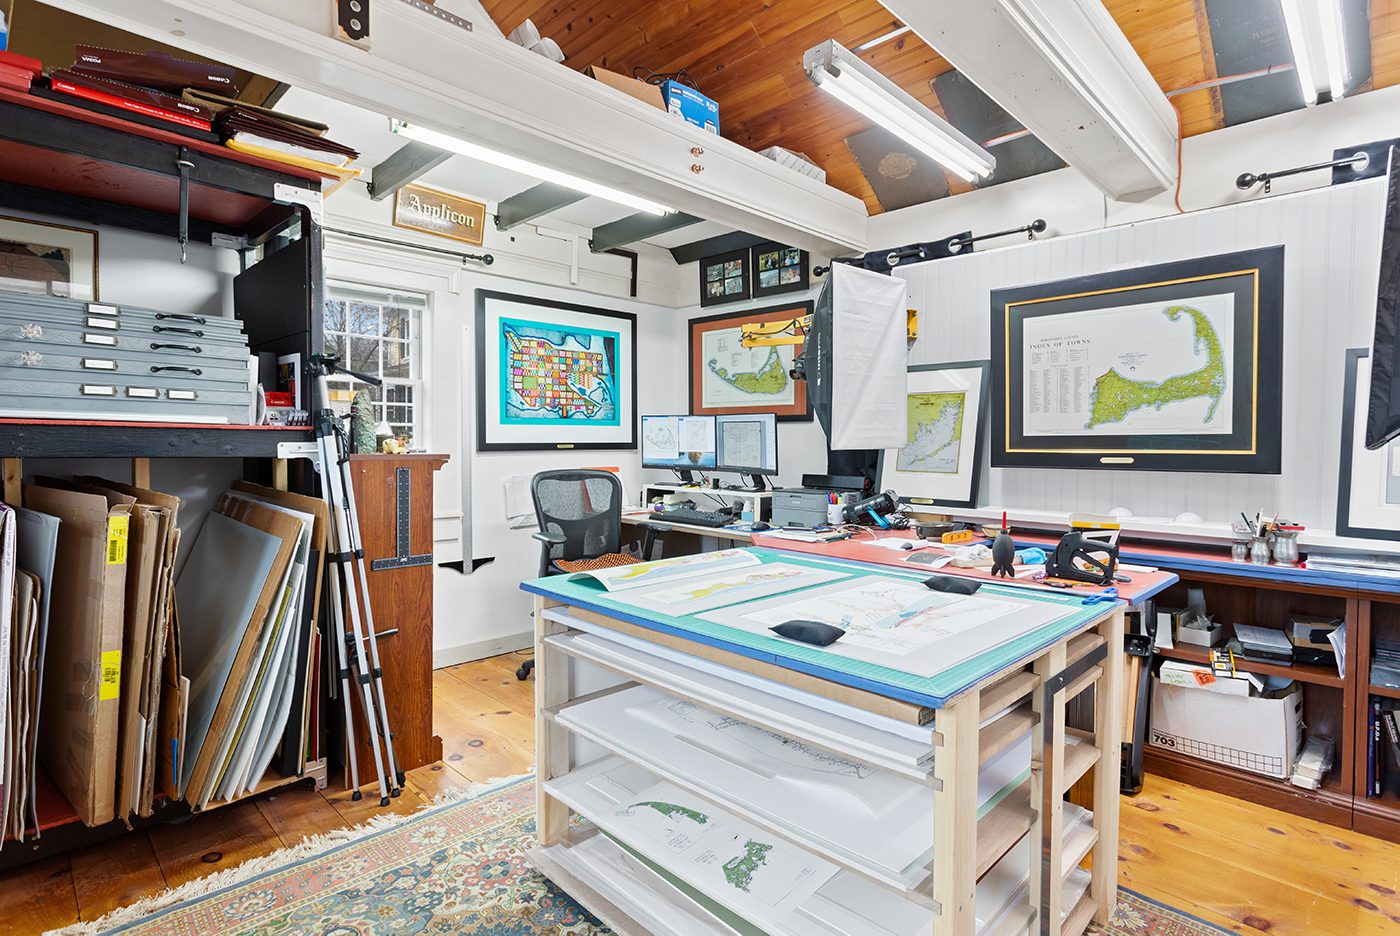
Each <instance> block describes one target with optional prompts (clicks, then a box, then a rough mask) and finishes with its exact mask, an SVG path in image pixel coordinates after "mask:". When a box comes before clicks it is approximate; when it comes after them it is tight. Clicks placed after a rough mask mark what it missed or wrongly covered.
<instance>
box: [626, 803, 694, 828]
mask: <svg viewBox="0 0 1400 936" xmlns="http://www.w3.org/2000/svg"><path fill="white" fill-rule="evenodd" d="M639 806H645V807H647V808H648V809H654V810H656V811H657V812H659V813H661V815H663V816H666V817H667V818H669V819H675V818H677V817H679V818H682V819H689V820H690V821H692V822H695V823H698V824H700V825H704V824H705V823H707V822H709V821H710V817H709V816H707V815H705V814H704V813H702V812H696V811H695V810H693V809H688V808H687V807H685V806H677V805H676V804H675V803H659V802H655V801H650V802H646V803H633V804H632V805H631V806H630V807H629V808H630V809H636V808H637V807H639Z"/></svg>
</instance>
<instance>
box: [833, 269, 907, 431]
mask: <svg viewBox="0 0 1400 936" xmlns="http://www.w3.org/2000/svg"><path fill="white" fill-rule="evenodd" d="M908 296H909V287H908V284H907V283H905V281H904V280H902V279H896V278H895V277H893V276H886V275H885V274H883V273H873V272H871V271H870V270H863V269H861V268H859V267H855V266H851V265H850V264H846V263H833V264H832V265H831V359H832V360H831V364H832V366H831V447H832V448H833V449H884V448H901V447H902V446H904V445H905V443H907V442H908V441H909V422H908V405H909V401H908V368H907V354H908V347H907V341H908V317H907V315H906V314H905V310H906V308H907V307H908Z"/></svg>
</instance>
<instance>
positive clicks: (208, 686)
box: [172, 484, 328, 809]
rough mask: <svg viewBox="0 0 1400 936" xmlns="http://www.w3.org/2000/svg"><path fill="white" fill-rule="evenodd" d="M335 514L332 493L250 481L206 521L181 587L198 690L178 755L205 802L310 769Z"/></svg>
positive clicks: (188, 783) (186, 789) (182, 789)
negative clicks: (321, 599) (322, 496)
mask: <svg viewBox="0 0 1400 936" xmlns="http://www.w3.org/2000/svg"><path fill="white" fill-rule="evenodd" d="M327 522H328V514H327V513H326V508H325V504H324V502H323V501H320V500H318V499H315V498H309V497H302V496H300V495H295V494H288V493H286V492H281V491H274V490H271V489H267V488H260V487H256V486H253V485H242V484H240V485H238V486H237V487H236V488H235V489H234V490H231V491H228V492H226V493H225V494H224V495H222V496H221V497H220V498H219V501H218V503H217V504H216V505H215V507H214V511H213V512H212V513H211V514H210V515H209V516H208V518H206V520H205V522H204V526H203V527H202V529H201V530H200V533H199V538H198V539H197V540H196V541H195V544H194V548H193V550H192V551H191V553H190V557H189V559H188V560H187V561H186V563H185V567H184V569H183V570H182V572H181V574H180V579H179V581H178V582H177V583H176V586H175V594H176V601H177V606H178V607H179V611H180V622H181V626H182V627H183V628H184V638H185V639H184V641H183V643H182V646H181V661H182V663H183V665H184V673H185V675H186V676H187V677H188V678H189V680H190V686H191V692H190V696H189V708H188V717H187V720H186V725H185V738H184V740H185V743H184V746H183V748H182V749H181V750H180V752H179V754H178V758H177V760H176V763H174V764H173V765H172V767H173V771H174V775H175V776H176V777H178V791H177V792H178V795H179V796H181V797H183V798H184V799H185V800H186V801H188V802H189V803H190V805H192V806H194V807H195V808H196V809H202V808H204V807H206V806H207V805H209V803H210V802H211V801H228V800H232V799H237V798H238V797H240V796H243V795H245V794H246V793H249V792H253V791H254V790H256V789H257V787H258V784H259V783H260V782H261V781H262V780H263V779H264V777H265V776H267V775H268V773H269V771H273V772H275V774H276V775H278V776H296V775H298V774H299V773H300V771H301V770H303V769H304V768H305V764H306V756H307V748H308V738H309V732H310V727H311V726H310V722H311V712H312V709H313V705H312V702H313V698H314V696H313V694H312V693H313V688H314V674H315V671H316V660H317V653H316V644H315V628H314V622H315V615H316V611H317V608H316V596H317V595H319V593H320V589H319V585H320V576H321V572H320V570H321V556H322V555H323V554H324V550H325V536H326V526H327ZM279 751H281V753H282V756H281V757H278V758H277V762H276V764H275V765H274V763H273V761H274V757H277V754H278V752H279Z"/></svg>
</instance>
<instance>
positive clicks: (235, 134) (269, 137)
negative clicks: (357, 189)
mask: <svg viewBox="0 0 1400 936" xmlns="http://www.w3.org/2000/svg"><path fill="white" fill-rule="evenodd" d="M214 127H215V129H217V130H218V131H219V133H221V134H222V135H223V136H224V138H225V141H226V142H225V145H226V146H228V147H229V148H230V149H234V150H237V151H238V152H240V153H247V154H249V155H250V156H261V157H262V158H264V159H271V160H274V161H277V162H285V163H289V164H291V165H294V166H300V167H302V168H303V169H312V170H315V171H316V172H319V173H321V174H322V175H325V176H329V177H332V178H341V177H342V176H343V175H344V174H345V173H347V172H349V173H352V174H358V173H356V171H355V170H351V169H348V168H347V167H348V166H349V164H350V163H352V162H354V161H355V160H356V159H358V158H359V156H360V154H359V153H357V152H356V151H355V150H353V149H351V148H350V147H348V146H344V145H343V144H340V143H336V142H335V141H334V140H328V139H326V138H325V137H324V136H321V135H319V134H316V133H313V132H311V131H310V130H308V129H306V128H305V127H303V126H299V125H297V124H295V123H291V122H288V121H286V120H281V119H279V118H277V117H274V116H272V115H271V114H268V113H266V112H261V111H257V110H253V109H251V108H247V107H243V106H242V105H239V104H235V105H232V106H229V107H228V108H226V109H225V110H223V111H222V112H221V113H220V114H219V115H218V117H216V118H215V120H214Z"/></svg>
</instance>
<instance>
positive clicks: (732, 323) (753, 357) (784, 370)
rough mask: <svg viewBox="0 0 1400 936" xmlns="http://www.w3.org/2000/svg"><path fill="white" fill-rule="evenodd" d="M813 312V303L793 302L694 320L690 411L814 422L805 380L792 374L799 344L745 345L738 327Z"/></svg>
mask: <svg viewBox="0 0 1400 936" xmlns="http://www.w3.org/2000/svg"><path fill="white" fill-rule="evenodd" d="M811 314H812V303H811V302H793V303H789V304H787V305H773V306H767V307H766V308H761V309H747V310H745V311H743V312H725V313H722V314H719V315H707V316H702V317H700V318H693V319H691V320H690V412H691V414H692V415H695V416H715V415H722V414H724V413H775V414H777V417H778V421H779V422H810V421H811V419H812V406H811V403H810V402H809V401H808V399H807V384H806V382H805V381H801V380H794V379H793V378H792V375H791V374H790V373H789V371H790V370H791V369H792V359H793V355H794V352H795V346H794V345H769V346H766V347H759V348H744V347H742V346H741V345H740V344H739V327H740V326H741V325H745V324H750V323H755V322H790V321H792V320H793V319H797V318H801V317H803V316H805V315H811Z"/></svg>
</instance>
